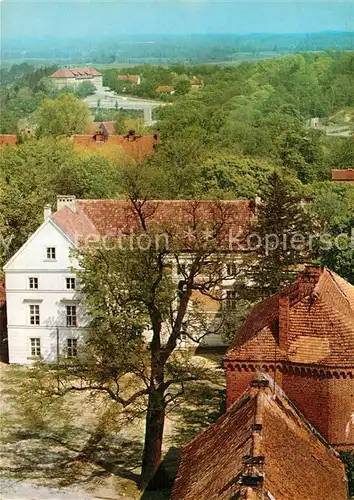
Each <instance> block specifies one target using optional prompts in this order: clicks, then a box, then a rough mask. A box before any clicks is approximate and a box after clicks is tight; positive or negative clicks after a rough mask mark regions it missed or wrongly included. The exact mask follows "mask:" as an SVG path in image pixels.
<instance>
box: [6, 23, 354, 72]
mask: <svg viewBox="0 0 354 500" xmlns="http://www.w3.org/2000/svg"><path fill="white" fill-rule="evenodd" d="M353 48H354V33H353V32H352V31H348V32H343V31H324V32H318V33H304V34H268V33H267V34H262V33H258V34H249V35H236V34H230V35H220V34H215V35H212V34H208V35H201V34H196V35H192V34H191V35H136V36H133V35H131V36H128V35H127V36H117V37H112V36H106V37H105V36H95V35H93V36H90V37H89V38H58V37H43V38H38V37H17V38H4V39H3V40H2V48H1V52H2V54H1V58H2V65H6V64H10V63H12V62H18V61H24V60H47V61H51V62H56V61H61V62H62V63H63V62H64V61H65V62H66V63H67V64H69V63H72V64H74V63H81V64H83V63H85V64H113V63H126V64H127V63H142V62H153V63H160V64H161V63H169V62H182V63H185V64H188V63H189V64H195V63H208V62H228V63H230V62H232V61H235V62H237V61H242V60H247V59H251V60H252V59H262V58H265V57H275V56H280V55H284V54H290V53H294V52H319V51H325V50H333V49H335V50H353Z"/></svg>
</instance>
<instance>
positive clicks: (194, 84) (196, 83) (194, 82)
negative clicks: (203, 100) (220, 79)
mask: <svg viewBox="0 0 354 500" xmlns="http://www.w3.org/2000/svg"><path fill="white" fill-rule="evenodd" d="M189 83H190V84H191V88H192V89H201V88H202V87H203V82H202V80H201V79H200V78H198V77H197V76H193V78H192V79H191V80H190V82H189Z"/></svg>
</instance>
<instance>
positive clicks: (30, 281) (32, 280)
mask: <svg viewBox="0 0 354 500" xmlns="http://www.w3.org/2000/svg"><path fill="white" fill-rule="evenodd" d="M28 284H29V287H30V289H31V290H37V289H38V278H28Z"/></svg>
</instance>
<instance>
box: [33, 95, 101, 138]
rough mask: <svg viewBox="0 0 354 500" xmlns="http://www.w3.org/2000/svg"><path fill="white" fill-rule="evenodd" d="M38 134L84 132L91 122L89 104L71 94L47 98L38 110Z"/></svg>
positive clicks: (67, 134) (53, 134)
mask: <svg viewBox="0 0 354 500" xmlns="http://www.w3.org/2000/svg"><path fill="white" fill-rule="evenodd" d="M35 119H36V123H37V133H38V135H40V136H41V135H44V136H45V135H52V136H60V135H64V136H65V135H66V136H70V135H72V134H82V133H83V132H84V131H85V129H86V127H87V125H88V124H89V123H90V120H91V114H90V110H89V108H88V106H87V105H86V104H85V103H84V102H83V101H80V100H79V99H77V98H76V97H75V96H73V95H70V94H64V95H60V96H59V97H57V98H56V99H45V100H44V101H43V102H42V103H41V105H40V106H39V108H38V109H37V111H36V114H35Z"/></svg>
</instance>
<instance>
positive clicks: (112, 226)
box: [52, 200, 253, 242]
mask: <svg viewBox="0 0 354 500" xmlns="http://www.w3.org/2000/svg"><path fill="white" fill-rule="evenodd" d="M143 213H144V214H145V216H146V219H147V221H148V224H153V225H154V226H156V225H158V226H159V227H160V228H161V230H162V229H166V231H167V230H168V229H170V228H171V226H173V225H177V226H178V228H179V229H181V230H182V231H183V227H184V226H188V227H190V226H191V224H192V223H193V221H195V220H197V221H198V222H201V223H202V222H215V223H216V224H218V221H221V220H223V228H224V232H223V236H227V235H228V231H229V230H233V232H234V234H238V233H239V232H241V231H242V230H244V229H245V228H246V227H248V225H249V224H250V221H251V220H252V217H253V212H252V208H251V203H250V202H249V201H248V200H233V201H220V202H215V201H210V200H208V201H207V200H202V201H197V200H191V201H187V200H160V201H159V200H149V201H146V202H145V203H144V205H143ZM222 218H223V219H222ZM52 220H53V221H54V222H55V223H56V224H57V225H58V226H59V227H60V228H61V229H62V231H64V232H65V233H66V234H68V236H69V237H70V238H71V239H72V240H73V241H75V242H79V240H80V238H87V237H88V236H90V235H91V236H93V237H99V238H101V237H117V236H122V235H124V234H130V231H131V230H134V229H137V228H138V227H140V223H139V218H138V215H137V213H136V211H135V210H134V208H133V205H132V203H131V202H130V201H123V200H77V201H76V213H73V212H72V211H71V210H70V209H68V208H65V209H62V210H60V211H58V212H56V213H55V214H53V216H52ZM220 234H221V232H220ZM187 237H188V235H187V234H186V235H185V238H187ZM221 237H222V236H221Z"/></svg>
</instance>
